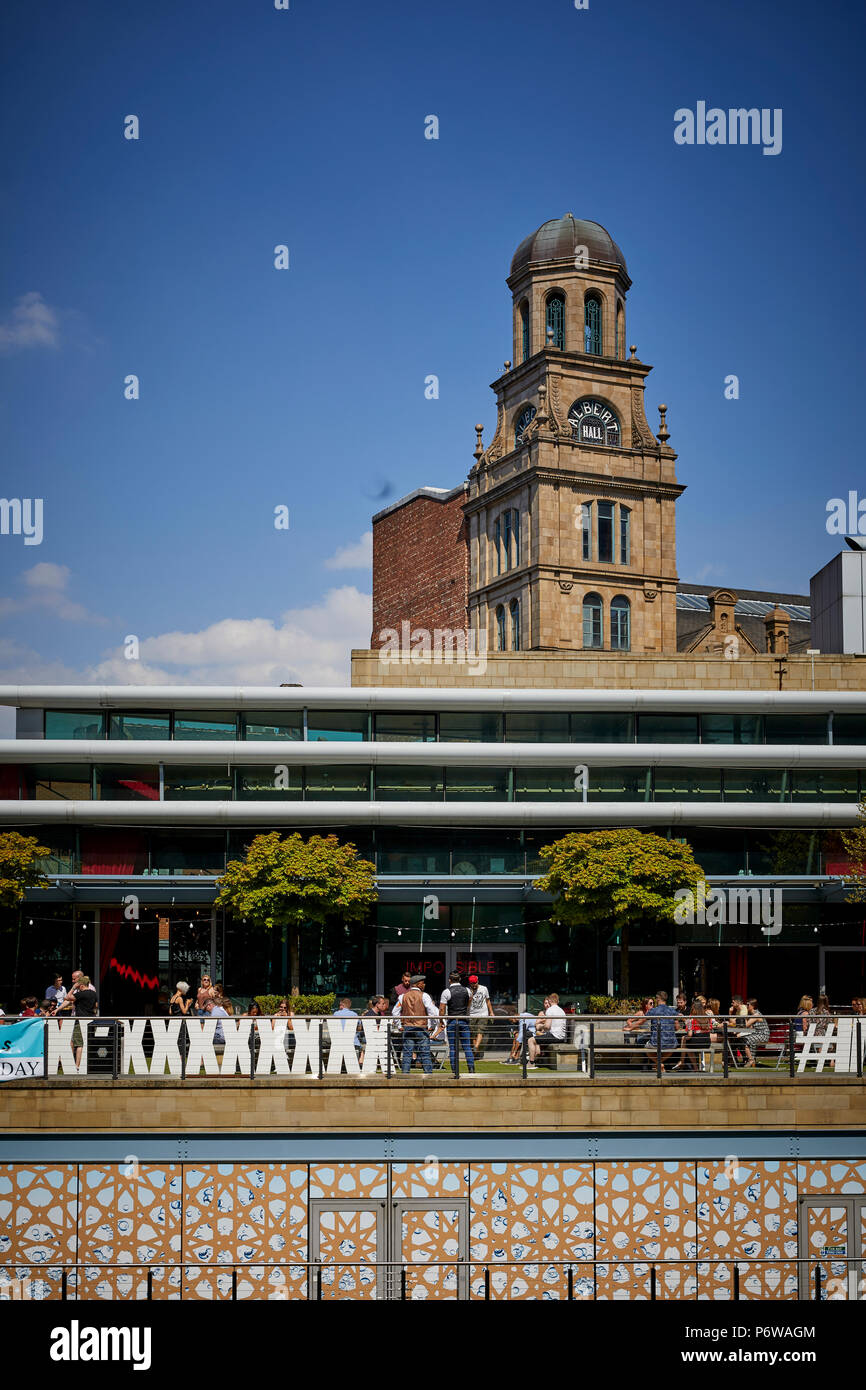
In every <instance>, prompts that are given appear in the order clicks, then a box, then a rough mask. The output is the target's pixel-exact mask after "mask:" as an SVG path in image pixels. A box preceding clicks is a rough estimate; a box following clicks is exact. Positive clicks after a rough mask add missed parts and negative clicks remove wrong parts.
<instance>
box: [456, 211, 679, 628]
mask: <svg viewBox="0 0 866 1390" xmlns="http://www.w3.org/2000/svg"><path fill="white" fill-rule="evenodd" d="M507 283H508V287H509V289H510V290H511V293H512V299H513V326H514V341H513V349H512V359H511V361H507V362H506V363H505V372H504V374H503V375H502V376H501V377H499V379H498V380H497V381H494V382H493V383H492V389H493V390H494V391H495V393H496V400H497V423H496V430H495V433H494V436H493V439H492V441H491V443H490V444H489V446H488V447H487V448H486V449H484V448H483V447H482V444H481V436H480V432H479V438H478V447H477V449H476V452H475V457H476V463H475V466H474V467H473V469H472V470H471V473H470V475H469V495H468V498H467V502H466V504H465V508H464V511H465V515H466V518H467V522H468V527H469V545H470V567H469V596H468V607H469V614H470V620H471V623H472V626H473V627H476V628H478V629H479V630H481V631H486V633H487V638H488V643H489V648H490V650H491V651H500V650H504V651H511V650H536V651H537V650H544V649H562V648H566V649H571V650H586V651H614V652H626V651H633V652H663V651H676V611H675V605H676V584H677V574H676V547H675V516H674V510H675V505H676V499H677V497H678V496H679V495H680V493H681V492H682V491H683V489H682V487H680V485H679V484H678V483H677V480H676V474H675V468H674V464H675V461H676V454H675V453H674V451H673V450H672V449H670V448H669V447H668V443H667V440H668V431H667V427H666V425H665V407H660V411H661V424H660V428H659V433H658V437H656V435H654V434H653V432H652V430H651V429H650V428H649V425H648V424H647V419H646V415H645V413H644V399H643V397H644V384H645V381H646V378H647V376H648V375H649V373H650V371H651V368H650V367H648V366H647V365H646V364H645V363H643V362H641V361H640V360H639V359H638V357H637V355H636V351H635V350H634V349H629V350H628V351H627V349H626V296H627V293H628V290H629V288H630V287H631V280H630V279H629V277H628V272H627V270H626V265H625V257H624V256H623V254H622V252H621V251H620V249H619V247H618V246H617V244H616V242H615V241H614V240H613V238H612V237H611V236H610V234H609V233H608V232H607V231H606V230H605V228H604V227H602V226H600V225H599V223H598V222H589V221H584V220H581V219H579V218H576V217H574V216H573V215H572V214H571V213H567V214H566V215H565V217H558V218H554V219H553V220H552V221H550V222H545V223H544V224H543V226H541V227H539V228H538V230H537V231H536V232H533V234H532V235H531V236H528V237H527V238H526V239H525V240H524V241H522V242H521V243H520V245H519V246H518V248H517V250H516V252H515V253H514V258H513V260H512V262H511V274H510V275H509V277H508V282H507Z"/></svg>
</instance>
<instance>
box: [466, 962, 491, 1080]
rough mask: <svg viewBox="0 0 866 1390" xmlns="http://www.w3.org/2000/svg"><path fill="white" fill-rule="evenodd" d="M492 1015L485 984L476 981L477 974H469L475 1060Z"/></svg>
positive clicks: (470, 1024) (470, 1021) (470, 1011)
mask: <svg viewBox="0 0 866 1390" xmlns="http://www.w3.org/2000/svg"><path fill="white" fill-rule="evenodd" d="M492 1017H493V1005H492V1004H491V1002H490V993H489V991H488V989H487V986H486V985H480V984H479V983H478V976H477V975H470V976H469V1026H470V1027H471V1029H472V1050H473V1052H474V1053H475V1057H476V1060H477V1058H478V1057H479V1055H480V1053H481V1051H482V1048H483V1046H484V1037H485V1034H486V1032H487V1021H488V1019H490V1018H492Z"/></svg>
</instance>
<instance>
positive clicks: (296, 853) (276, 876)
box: [216, 831, 377, 928]
mask: <svg viewBox="0 0 866 1390" xmlns="http://www.w3.org/2000/svg"><path fill="white" fill-rule="evenodd" d="M375 876H376V867H375V865H374V864H371V863H370V861H369V860H368V859H362V858H361V857H360V856H359V854H358V851H357V849H356V847H355V846H354V845H353V844H344V843H342V842H341V841H340V840H338V839H337V836H336V835H311V836H310V837H309V839H307V840H304V839H303V838H302V837H301V836H300V835H298V834H294V835H289V836H287V837H286V839H281V837H280V834H279V831H273V832H272V833H271V834H269V835H257V836H256V837H255V839H254V840H253V842H252V844H251V845H250V847H249V849H248V850H247V854H246V857H245V858H244V859H233V860H231V861H230V862H229V863H228V864H227V865H226V871H225V873H224V874H223V875H222V877H221V878H220V879H219V880H218V888H219V892H218V894H217V899H216V901H217V902H218V903H219V904H220V905H221V906H223V907H228V908H230V909H231V911H232V912H233V913H234V915H235V916H236V917H245V918H247V920H248V921H250V922H254V923H255V924H256V925H257V926H264V927H270V928H272V927H283V926H291V927H299V926H302V925H303V924H304V923H305V922H316V923H322V922H324V921H325V919H326V918H328V917H342V918H343V920H344V921H358V920H360V919H362V918H364V917H365V916H366V915H367V912H368V911H369V909H370V907H371V906H372V905H373V903H375V901H376V896H377V895H376V881H375Z"/></svg>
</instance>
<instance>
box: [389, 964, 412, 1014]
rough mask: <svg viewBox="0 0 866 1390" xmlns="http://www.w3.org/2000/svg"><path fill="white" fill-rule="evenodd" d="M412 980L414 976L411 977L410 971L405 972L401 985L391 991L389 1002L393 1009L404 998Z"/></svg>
mask: <svg viewBox="0 0 866 1390" xmlns="http://www.w3.org/2000/svg"><path fill="white" fill-rule="evenodd" d="M411 978H412V976H411V975H410V973H409V971H408V970H404V971H403V975H402V978H401V980H400V983H399V984H398V985H395V986H394V988H393V989H392V990H391V995H390V1000H389V1002H390V1005H391V1008H392V1009H393V1007H394V1005H395V1004H396V1003H398V1002H399V1001H400V1000H401V999H402V998H403V995H404V994H405V993H406V991H407V989H408V988H409V981H410V980H411Z"/></svg>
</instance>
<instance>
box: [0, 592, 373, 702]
mask: <svg viewBox="0 0 866 1390" xmlns="http://www.w3.org/2000/svg"><path fill="white" fill-rule="evenodd" d="M371 626H372V596H371V595H370V594H362V593H361V592H360V591H359V590H358V589H356V588H355V587H354V585H348V584H347V585H344V586H343V587H342V588H339V589H330V590H329V591H328V592H327V593H326V594H324V595H323V597H322V598H321V599H320V600H319V602H317V603H313V604H310V605H309V606H308V607H306V608H290V609H288V610H287V611H286V612H285V613H283V614H282V617H281V618H280V620H279V621H278V622H273V621H272V620H271V619H270V618H223V619H222V620H221V621H220V622H217V623H212V624H211V625H210V627H206V628H202V629H200V630H199V631H197V632H166V633H163V634H161V635H159V636H156V637H146V638H142V640H141V643H140V658H141V659H140V660H138V661H127V660H126V658H125V657H124V655H123V649H122V647H120V646H118V647H116V648H113V649H112V650H110V651H107V652H106V653H105V655H104V657H103V659H102V660H100V661H98V662H96V663H95V664H93V665H90V666H86V667H84V668H82V669H81V670H79V671H73V670H70V669H69V668H67V667H65V666H64V665H63V664H62V663H61V662H51V661H46V660H44V659H43V658H42V657H40V656H39V655H38V653H36V652H31V651H27V650H26V649H24V648H20V647H15V646H14V645H13V644H11V643H6V644H3V643H0V683H3V684H18V685H22V684H27V683H42V682H46V683H48V682H58V683H59V682H68V683H71V684H76V683H80V684H83V685H91V684H97V683H99V684H106V685H192V684H204V685H273V686H279V685H280V684H282V683H283V682H288V681H301V682H302V683H303V684H304V685H347V684H348V681H349V652H350V650H351V648H352V647H367V646H369V643H370V629H371Z"/></svg>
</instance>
